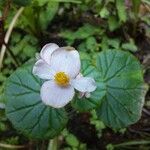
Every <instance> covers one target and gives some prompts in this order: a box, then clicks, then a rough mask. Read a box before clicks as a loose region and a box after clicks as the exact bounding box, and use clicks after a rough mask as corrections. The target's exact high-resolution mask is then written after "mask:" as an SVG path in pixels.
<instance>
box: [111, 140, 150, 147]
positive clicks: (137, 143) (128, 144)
mask: <svg viewBox="0 0 150 150" xmlns="http://www.w3.org/2000/svg"><path fill="white" fill-rule="evenodd" d="M141 144H142V145H143V144H150V141H146V140H141V141H129V142H124V143H120V144H116V145H113V146H114V147H123V146H131V145H141Z"/></svg>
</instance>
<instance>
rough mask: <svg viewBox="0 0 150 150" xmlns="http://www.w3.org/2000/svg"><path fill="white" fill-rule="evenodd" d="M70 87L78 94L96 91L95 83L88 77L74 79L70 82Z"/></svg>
mask: <svg viewBox="0 0 150 150" xmlns="http://www.w3.org/2000/svg"><path fill="white" fill-rule="evenodd" d="M71 85H72V86H73V87H74V88H75V89H76V90H78V91H80V92H93V91H95V89H96V83H95V81H94V79H93V78H90V77H80V78H76V79H74V80H72V81H71Z"/></svg>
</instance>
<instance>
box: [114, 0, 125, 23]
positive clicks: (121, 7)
mask: <svg viewBox="0 0 150 150" xmlns="http://www.w3.org/2000/svg"><path fill="white" fill-rule="evenodd" d="M116 8H117V12H118V16H119V19H120V21H121V22H125V21H126V20H127V12H126V7H125V0H116Z"/></svg>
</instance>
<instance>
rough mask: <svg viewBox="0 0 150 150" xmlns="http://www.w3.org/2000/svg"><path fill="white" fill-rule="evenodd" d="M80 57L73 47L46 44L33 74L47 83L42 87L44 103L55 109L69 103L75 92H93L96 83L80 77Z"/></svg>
mask: <svg viewBox="0 0 150 150" xmlns="http://www.w3.org/2000/svg"><path fill="white" fill-rule="evenodd" d="M80 67H81V63H80V56H79V53H78V51H77V50H75V49H74V48H72V47H59V46H58V45H56V44H54V43H49V44H46V45H45V46H44V47H43V48H42V50H41V52H40V56H39V59H38V60H37V62H36V63H35V65H34V67H33V74H34V75H37V76H38V77H39V78H41V79H45V80H47V81H45V82H44V83H43V85H42V87H41V91H40V95H41V99H42V101H43V102H44V103H45V104H46V105H49V106H52V107H54V108H60V107H63V106H65V105H66V104H67V103H69V102H70V101H71V100H72V99H73V96H74V94H75V90H74V89H76V90H78V91H80V92H82V93H85V92H93V91H94V90H95V89H96V83H95V81H94V79H93V78H90V77H81V76H80V77H78V75H79V73H80Z"/></svg>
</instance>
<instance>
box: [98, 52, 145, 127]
mask: <svg viewBox="0 0 150 150" xmlns="http://www.w3.org/2000/svg"><path fill="white" fill-rule="evenodd" d="M97 68H98V69H99V79H101V80H103V84H104V85H105V87H106V89H105V96H104V97H103V99H102V100H101V105H100V107H99V108H98V109H97V115H98V117H99V118H100V120H102V121H103V122H104V123H105V124H106V125H107V126H109V127H112V128H114V129H119V128H123V127H126V126H128V125H130V124H133V123H135V122H136V121H137V120H139V119H140V117H141V112H142V107H143V104H144V97H145V94H146V90H147V87H146V86H145V84H144V81H143V74H142V70H141V66H140V63H139V62H138V61H137V60H136V58H134V56H132V55H131V54H130V53H128V52H123V51H119V50H118V51H117V50H112V51H111V50H107V51H103V52H101V53H100V54H99V56H98V57H97ZM100 92H101V91H100Z"/></svg>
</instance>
